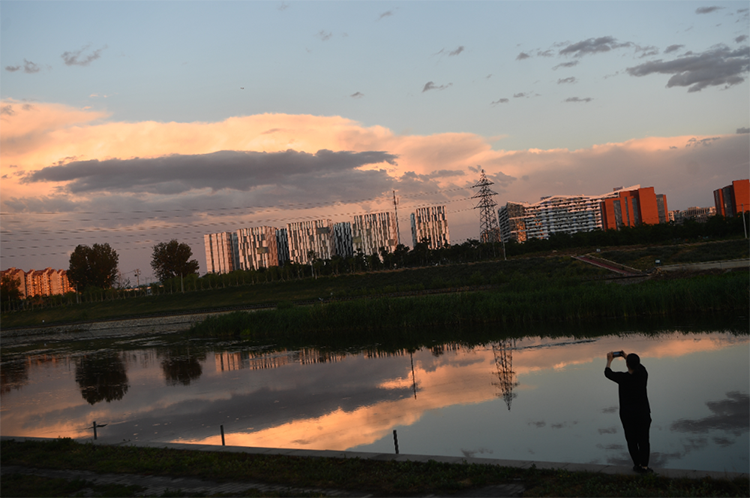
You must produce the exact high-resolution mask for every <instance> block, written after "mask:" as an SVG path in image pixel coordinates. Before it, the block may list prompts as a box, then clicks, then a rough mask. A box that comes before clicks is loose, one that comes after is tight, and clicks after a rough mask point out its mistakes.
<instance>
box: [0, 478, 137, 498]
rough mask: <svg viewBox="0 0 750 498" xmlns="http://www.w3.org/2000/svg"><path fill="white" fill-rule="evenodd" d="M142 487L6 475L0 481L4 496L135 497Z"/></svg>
mask: <svg viewBox="0 0 750 498" xmlns="http://www.w3.org/2000/svg"><path fill="white" fill-rule="evenodd" d="M142 490H143V488H141V487H140V486H124V485H121V484H108V485H105V486H101V485H96V484H93V483H90V482H88V481H86V480H83V479H72V480H69V479H56V478H49V477H40V476H29V475H25V474H6V475H3V478H2V480H0V495H2V496H29V497H36V496H40V497H42V496H50V497H56V496H135V493H137V492H139V491H142Z"/></svg>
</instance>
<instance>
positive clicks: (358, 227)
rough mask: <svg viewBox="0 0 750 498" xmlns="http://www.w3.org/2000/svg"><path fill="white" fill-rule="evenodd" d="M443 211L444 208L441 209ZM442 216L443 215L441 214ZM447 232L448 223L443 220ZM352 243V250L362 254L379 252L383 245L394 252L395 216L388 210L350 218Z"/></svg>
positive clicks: (395, 239) (395, 242)
mask: <svg viewBox="0 0 750 498" xmlns="http://www.w3.org/2000/svg"><path fill="white" fill-rule="evenodd" d="M443 213H444V210H443ZM443 218H444V215H443ZM444 225H445V231H446V234H447V232H448V223H447V222H445V224H444ZM352 243H353V245H354V252H358V251H362V253H363V254H366V255H368V256H369V255H371V254H379V253H380V248H381V247H384V248H386V249H387V250H388V252H394V251H395V250H396V246H397V245H398V232H397V228H396V218H395V216H394V215H392V214H391V213H390V212H384V213H371V214H361V215H357V216H354V218H353V220H352Z"/></svg>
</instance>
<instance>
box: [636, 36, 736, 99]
mask: <svg viewBox="0 0 750 498" xmlns="http://www.w3.org/2000/svg"><path fill="white" fill-rule="evenodd" d="M748 71H750V47H740V48H738V49H737V50H731V49H730V48H728V47H726V46H721V47H718V48H715V49H712V50H708V51H706V52H703V53H702V54H695V55H693V54H690V55H687V54H686V55H685V56H682V57H680V58H678V59H674V60H672V61H666V62H665V61H662V60H657V61H652V62H646V63H644V64H641V65H639V66H635V67H629V68H627V72H628V74H630V75H631V76H637V77H640V76H647V75H650V74H654V73H658V74H672V75H673V76H672V77H671V78H669V81H667V88H672V87H675V86H682V87H689V88H688V93H692V92H699V91H701V90H703V89H704V88H706V87H708V86H718V85H725V86H726V87H730V86H733V85H736V84H739V83H742V82H743V81H745V78H744V76H742V75H743V74H744V73H747V72H748Z"/></svg>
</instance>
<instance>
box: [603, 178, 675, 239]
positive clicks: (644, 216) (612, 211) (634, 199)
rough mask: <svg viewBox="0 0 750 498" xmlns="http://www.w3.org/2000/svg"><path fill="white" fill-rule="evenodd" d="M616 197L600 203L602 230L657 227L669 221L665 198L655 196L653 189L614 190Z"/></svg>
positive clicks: (659, 195) (637, 187)
mask: <svg viewBox="0 0 750 498" xmlns="http://www.w3.org/2000/svg"><path fill="white" fill-rule="evenodd" d="M615 193H616V194H617V196H616V197H611V198H608V199H603V200H602V202H601V210H602V228H603V229H604V230H610V229H611V230H617V229H619V228H622V227H624V226H627V227H634V226H637V225H640V224H646V225H658V224H659V223H667V222H668V221H669V210H668V209H667V196H666V195H664V194H656V193H655V192H654V187H644V188H640V186H636V187H631V188H629V189H619V190H616V191H615Z"/></svg>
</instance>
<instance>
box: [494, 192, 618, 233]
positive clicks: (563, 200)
mask: <svg viewBox="0 0 750 498" xmlns="http://www.w3.org/2000/svg"><path fill="white" fill-rule="evenodd" d="M611 195H614V194H605V196H611ZM605 196H588V195H554V196H547V197H542V199H541V200H540V201H539V202H537V203H534V204H529V203H525V202H508V203H507V204H506V205H505V206H503V207H501V208H500V209H499V210H498V221H499V223H500V234H501V236H502V239H503V240H505V241H507V240H515V241H517V242H526V241H527V240H529V239H546V238H549V236H550V235H553V234H556V233H568V234H572V233H576V232H588V231H591V230H595V229H597V228H601V226H602V216H601V207H600V203H601V200H602V198H603V197H605Z"/></svg>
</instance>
